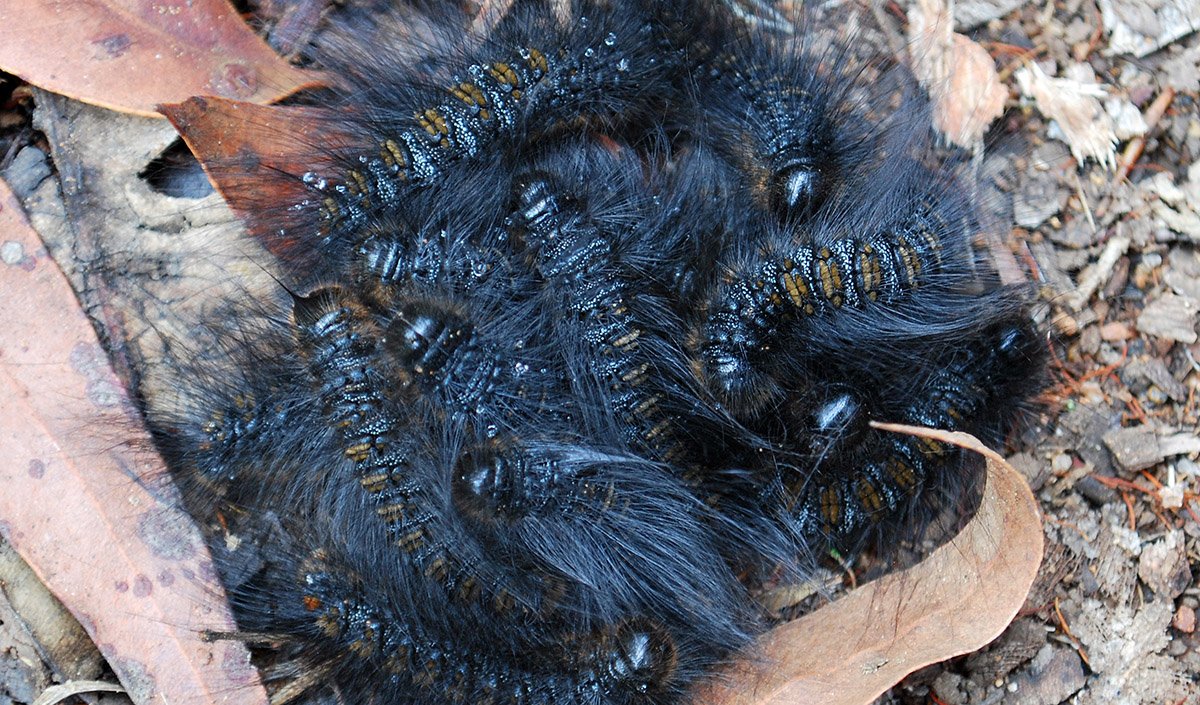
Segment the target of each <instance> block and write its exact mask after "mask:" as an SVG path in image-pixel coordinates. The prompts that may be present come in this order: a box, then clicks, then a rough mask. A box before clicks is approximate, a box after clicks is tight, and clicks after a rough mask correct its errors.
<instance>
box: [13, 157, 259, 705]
mask: <svg viewBox="0 0 1200 705" xmlns="http://www.w3.org/2000/svg"><path fill="white" fill-rule="evenodd" d="M0 292H2V293H3V295H0V320H3V321H4V326H3V328H0V448H2V451H0V458H3V461H2V462H0V483H3V487H4V492H2V493H0V530H2V531H3V532H4V535H5V538H6V539H7V540H8V541H9V542H10V543H11V544H12V546H13V547H14V548H15V549H16V550H17V551H18V552H19V553H20V554H21V556H22V557H23V558H24V559H25V560H26V561H27V562H28V563H29V565H30V566H31V567H32V568H33V569H34V571H35V572H36V573H37V574H38V576H39V577H40V578H41V579H42V581H43V582H44V583H45V584H46V585H47V586H48V587H49V588H50V589H51V591H52V592H54V593H55V595H56V596H58V598H59V599H60V600H62V602H63V603H64V604H65V605H66V606H67V607H68V609H70V610H71V612H72V613H73V614H74V615H75V616H76V618H77V619H78V620H79V621H80V623H81V624H83V626H84V628H85V629H87V631H88V634H89V635H90V636H91V637H92V639H93V640H94V641H95V642H96V644H98V645H99V646H100V649H101V651H102V652H103V653H104V654H105V657H106V658H107V659H108V662H109V664H110V665H111V666H112V668H113V670H114V671H115V672H116V673H117V675H118V677H120V679H121V682H122V684H123V685H124V686H125V688H126V689H127V691H128V692H129V694H130V697H131V698H132V699H133V700H134V702H135V703H151V702H155V703H160V702H161V703H172V705H184V704H187V703H194V704H195V705H211V704H212V703H222V702H236V703H246V704H249V705H253V704H254V703H265V702H266V694H265V692H264V691H263V690H262V686H261V685H259V684H258V681H257V676H256V675H255V671H254V669H253V667H252V666H251V665H250V663H249V656H248V654H247V653H246V650H245V648H244V647H243V646H242V645H241V644H240V643H236V642H231V641H218V642H211V643H210V642H207V641H205V640H204V639H203V633H204V632H205V631H206V630H213V631H230V630H231V629H233V627H234V622H233V620H232V617H231V616H230V615H229V612H228V608H227V606H226V601H225V597H224V594H223V592H222V591H221V589H220V586H219V584H218V582H217V580H216V578H215V575H214V573H213V565H212V559H211V558H210V557H209V555H208V551H207V550H206V548H205V546H204V543H203V541H202V539H201V538H200V535H199V532H198V531H197V530H196V528H195V527H194V525H193V524H192V523H191V521H190V520H189V519H188V518H187V516H186V515H185V514H183V513H182V511H180V510H178V509H177V508H175V507H173V506H170V504H169V501H168V503H164V500H169V499H170V498H171V497H172V494H171V489H170V485H169V483H167V482H164V481H163V478H165V470H164V469H163V468H162V465H161V462H160V461H159V460H158V459H157V458H156V457H155V456H154V455H153V454H152V453H150V452H149V451H148V450H147V449H148V448H149V444H150V441H149V439H148V438H147V437H145V434H144V431H139V430H137V429H139V428H140V426H139V425H138V422H137V421H136V418H137V417H136V415H135V414H134V413H133V412H132V406H131V404H130V401H129V399H128V398H127V397H126V395H125V392H124V390H123V389H122V387H121V386H120V384H119V383H118V382H117V380H116V377H115V375H114V374H113V373H112V370H111V368H110V367H109V366H108V362H107V359H106V358H105V356H104V352H103V350H102V349H101V347H100V344H99V341H98V340H97V339H96V336H95V333H94V332H93V330H92V327H91V324H90V323H89V322H88V320H87V318H86V317H85V316H84V314H83V312H82V311H81V310H80V309H79V306H78V304H77V303H76V301H75V296H74V294H73V293H72V291H71V289H70V287H69V286H68V284H67V281H66V279H65V277H63V275H62V273H61V272H60V271H59V269H58V267H57V266H56V265H55V264H54V262H53V260H51V259H50V257H49V256H48V254H47V253H46V250H45V248H44V247H43V246H42V244H41V242H40V240H39V239H38V237H37V235H36V234H35V233H34V232H33V231H32V229H31V228H30V227H29V224H28V222H27V221H26V220H25V218H24V216H23V214H22V213H21V212H20V206H19V205H18V204H17V202H16V199H15V198H13V196H12V194H11V192H10V191H9V190H8V187H7V185H6V184H4V183H3V182H2V181H0ZM106 432H107V433H108V434H109V437H105V436H106ZM113 434H120V436H119V437H112V435H113Z"/></svg>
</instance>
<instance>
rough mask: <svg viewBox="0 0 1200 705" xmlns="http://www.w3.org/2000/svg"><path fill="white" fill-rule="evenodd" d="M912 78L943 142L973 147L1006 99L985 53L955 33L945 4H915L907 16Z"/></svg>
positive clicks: (934, 0)
mask: <svg viewBox="0 0 1200 705" xmlns="http://www.w3.org/2000/svg"><path fill="white" fill-rule="evenodd" d="M908 39H909V44H908V52H909V56H910V57H911V59H912V67H913V73H914V74H916V76H917V80H918V81H920V83H921V85H922V86H924V88H925V90H927V91H929V95H930V98H931V99H932V101H933V123H934V127H936V128H937V130H938V132H940V133H941V134H942V135H943V136H944V137H945V138H946V139H947V140H949V141H950V142H952V143H954V144H956V145H958V146H960V147H966V148H968V149H973V148H976V147H978V146H979V145H980V144H981V143H982V140H983V134H984V132H986V131H987V128H988V126H989V125H991V124H992V121H994V120H995V119H996V118H998V117H1000V114H1001V113H1003V112H1004V103H1005V101H1006V100H1008V90H1007V89H1006V88H1005V87H1004V85H1003V84H1001V83H1000V77H999V75H997V73H996V64H995V62H994V61H992V57H991V55H989V54H988V53H987V51H986V50H985V49H984V48H983V47H981V46H979V45H978V44H976V43H975V42H973V41H971V40H970V39H969V38H967V37H965V36H963V35H961V34H957V33H955V32H954V22H953V18H952V17H951V11H950V7H949V4H948V3H944V2H942V0H918V2H917V3H916V4H915V5H914V6H913V7H912V8H911V10H910V11H909V14H908Z"/></svg>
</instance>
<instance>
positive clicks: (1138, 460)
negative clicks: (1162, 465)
mask: <svg viewBox="0 0 1200 705" xmlns="http://www.w3.org/2000/svg"><path fill="white" fill-rule="evenodd" d="M1104 445H1105V446H1107V447H1108V450H1109V452H1110V453H1112V456H1113V459H1114V460H1115V461H1116V462H1117V465H1118V466H1119V467H1120V468H1121V469H1122V470H1124V471H1125V472H1137V471H1138V470H1142V469H1145V468H1148V467H1152V466H1154V465H1156V464H1158V463H1159V462H1160V461H1162V459H1163V458H1164V457H1166V456H1164V455H1163V453H1162V450H1161V449H1160V448H1159V447H1158V434H1157V433H1155V432H1154V429H1153V428H1152V427H1150V426H1135V427H1133V428H1118V429H1116V430H1113V431H1110V432H1108V433H1106V434H1105V435H1104Z"/></svg>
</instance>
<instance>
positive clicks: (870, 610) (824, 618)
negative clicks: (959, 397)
mask: <svg viewBox="0 0 1200 705" xmlns="http://www.w3.org/2000/svg"><path fill="white" fill-rule="evenodd" d="M872 425H874V426H876V427H877V428H881V429H884V430H888V431H896V432H900V433H912V434H916V435H923V436H928V437H930V438H936V439H938V440H942V441H946V442H949V443H954V444H956V445H962V446H964V447H966V448H969V449H971V450H974V451H976V452H978V453H982V454H983V455H985V456H986V457H987V483H986V486H985V488H984V493H983V499H982V501H981V503H980V506H979V510H978V511H977V512H976V514H975V517H974V518H973V519H972V520H971V521H970V522H969V523H968V524H967V526H966V527H965V528H964V529H963V530H962V532H960V533H959V534H958V535H957V536H956V537H955V538H954V539H953V540H951V541H950V542H949V543H947V544H945V545H943V546H941V547H940V548H938V549H937V550H936V551H934V552H933V553H932V554H930V555H929V557H928V558H926V559H925V560H923V561H922V562H921V563H919V564H917V565H916V566H914V567H912V568H910V569H908V570H905V571H901V572H899V573H894V574H892V575H889V576H887V577H885V578H882V579H880V580H877V581H875V582H872V583H868V584H867V585H864V586H863V587H861V588H859V589H857V590H855V591H853V592H851V593H849V594H848V595H846V596H844V597H842V598H841V599H839V600H837V601H836V602H833V603H832V604H829V605H826V606H824V607H822V608H820V609H818V610H817V611H815V612H813V613H811V614H808V615H806V616H804V617H801V618H800V619H798V620H795V621H793V622H789V623H787V624H784V625H782V626H780V627H777V628H775V629H773V630H772V631H770V632H768V633H767V634H765V635H764V636H763V637H762V638H761V639H760V640H759V641H758V643H757V645H756V648H755V649H754V650H753V652H751V653H749V654H747V656H746V657H745V658H744V659H743V660H742V661H741V662H740V663H739V664H738V665H737V666H736V667H734V668H731V669H730V670H729V671H728V672H726V673H724V674H722V675H721V676H719V677H718V678H716V679H715V680H714V682H713V683H712V684H710V685H709V686H708V687H707V689H706V690H704V691H703V692H701V693H699V694H698V696H697V698H696V700H695V702H696V703H697V705H776V704H777V705H784V704H785V703H789V704H790V703H821V704H822V705H867V704H868V703H871V702H872V701H873V700H874V699H875V698H877V697H878V696H879V695H880V694H881V693H883V692H884V691H886V690H887V689H888V688H890V687H891V686H893V685H894V684H896V683H897V682H899V681H900V679H901V678H903V677H904V676H905V675H907V674H909V673H911V672H913V671H915V670H916V669H918V668H921V667H923V666H927V665H929V664H931V663H936V662H938V661H942V660H945V659H948V658H951V657H953V656H958V655H960V654H965V653H968V652H971V651H974V650H976V649H979V648H980V647H982V646H984V645H985V644H987V643H988V642H990V641H991V640H992V639H994V638H996V636H998V635H999V634H1000V633H1001V632H1002V631H1004V628H1005V627H1006V626H1008V623H1009V622H1010V621H1011V620H1012V618H1013V617H1014V616H1015V615H1016V613H1017V610H1018V609H1020V607H1021V605H1022V604H1023V603H1024V601H1025V597H1026V595H1027V594H1028V592H1029V588H1030V586H1031V585H1032V584H1033V579H1034V576H1035V575H1036V574H1037V569H1038V566H1039V565H1040V564H1041V560H1042V524H1041V516H1040V514H1039V512H1038V507H1037V502H1036V500H1035V499H1034V497H1033V493H1032V492H1031V491H1030V490H1029V486H1028V485H1027V484H1026V483H1025V480H1024V479H1023V478H1022V476H1021V474H1020V473H1019V472H1017V471H1016V470H1015V469H1014V468H1013V467H1012V466H1010V465H1009V464H1008V463H1006V462H1004V459H1003V458H1001V457H1000V456H999V455H998V454H997V453H996V452H995V451H992V450H989V449H987V448H986V447H984V446H983V445H982V444H981V443H980V442H979V441H978V440H976V439H975V438H973V437H972V436H970V435H967V434H965V433H950V432H945V431H931V430H929V429H921V428H917V427H912V426H901V425H896V424H872Z"/></svg>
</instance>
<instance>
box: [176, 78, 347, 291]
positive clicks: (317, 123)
mask: <svg viewBox="0 0 1200 705" xmlns="http://www.w3.org/2000/svg"><path fill="white" fill-rule="evenodd" d="M159 109H160V110H161V111H162V113H163V114H164V115H166V116H167V118H168V119H169V120H170V121H171V124H173V125H174V126H175V129H177V130H178V131H179V134H180V135H182V136H183V139H184V141H185V142H186V143H187V145H188V148H189V149H191V150H192V154H194V155H196V158H197V159H199V160H200V163H201V164H202V165H203V166H204V170H205V172H206V173H207V174H208V177H209V180H210V181H212V183H213V186H214V187H215V188H216V189H217V190H218V191H219V192H220V193H221V195H222V196H223V197H224V198H225V202H226V203H228V204H229V206H230V208H232V209H233V211H234V212H235V213H236V214H237V215H238V218H239V219H240V220H241V221H242V223H243V224H244V225H245V226H246V230H247V231H248V232H249V233H250V234H251V235H252V236H253V237H255V238H256V239H258V241H259V242H261V243H262V244H263V246H265V247H266V248H267V249H268V250H270V251H271V253H272V254H274V255H276V256H277V257H279V258H280V259H281V260H282V261H283V263H284V266H285V268H286V269H287V270H288V271H291V272H294V273H296V278H297V279H298V280H300V281H306V280H307V279H309V278H314V279H319V278H320V268H321V265H322V264H324V263H323V262H322V260H321V258H320V257H319V254H318V253H319V250H318V248H317V247H316V246H315V239H314V238H317V237H319V234H318V233H316V232H314V229H313V228H314V224H315V223H319V222H320V218H319V217H318V216H317V215H316V213H315V212H314V211H315V209H316V208H317V207H319V205H320V201H319V199H320V196H319V194H314V192H313V191H312V190H311V188H310V187H309V186H308V185H306V183H305V178H306V177H305V175H306V174H308V175H311V176H310V177H308V178H309V179H310V180H312V179H320V178H333V176H334V173H333V172H334V170H333V167H332V162H331V157H330V155H331V154H332V153H333V150H335V149H340V148H346V149H352V148H353V144H352V143H353V140H352V139H351V138H350V137H348V136H346V135H344V134H341V133H339V132H338V131H337V127H336V125H337V121H336V119H335V118H336V115H335V113H334V112H333V111H331V110H328V109H322V108H310V107H291V106H289V107H281V106H262V105H256V104H254V103H246V102H242V101H236V100H225V99H222V98H191V99H189V100H187V101H184V102H183V103H179V104H175V105H162V106H159ZM317 144H320V145H322V147H321V148H318V147H315V146H314V145H317ZM304 203H309V205H310V209H308V210H289V209H288V208H287V207H288V206H298V205H301V204H304Z"/></svg>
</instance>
